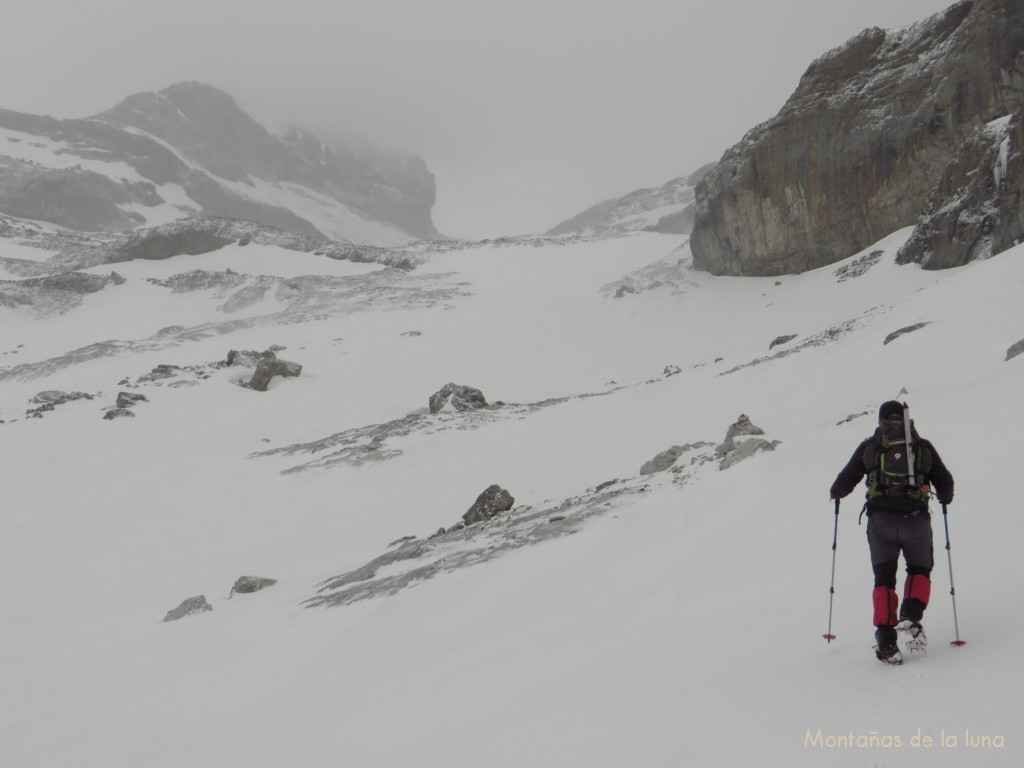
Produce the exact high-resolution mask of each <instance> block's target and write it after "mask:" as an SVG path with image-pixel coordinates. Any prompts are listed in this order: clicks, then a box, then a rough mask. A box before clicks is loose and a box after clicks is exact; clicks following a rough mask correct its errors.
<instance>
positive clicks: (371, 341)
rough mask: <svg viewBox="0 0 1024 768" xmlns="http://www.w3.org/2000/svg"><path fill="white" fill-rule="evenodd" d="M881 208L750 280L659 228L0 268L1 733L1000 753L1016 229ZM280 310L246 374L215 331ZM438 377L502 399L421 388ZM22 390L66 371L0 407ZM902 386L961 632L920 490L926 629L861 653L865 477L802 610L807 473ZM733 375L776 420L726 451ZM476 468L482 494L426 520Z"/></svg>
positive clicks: (740, 400)
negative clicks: (11, 281) (459, 405)
mask: <svg viewBox="0 0 1024 768" xmlns="http://www.w3.org/2000/svg"><path fill="white" fill-rule="evenodd" d="M907 234H908V233H907V232H906V231H904V232H900V233H896V234H895V235H893V236H892V237H891V238H888V239H887V240H884V241H882V242H881V243H879V244H877V245H876V246H875V247H874V248H872V249H869V251H868V252H865V253H864V254H859V255H858V256H857V257H854V258H853V259H849V260H847V261H845V262H842V263H841V264H839V265H833V266H831V267H828V268H824V269H820V270H817V271H814V272H810V273H807V274H804V275H800V276H794V277H786V278H782V279H778V280H776V279H775V278H716V277H712V276H709V275H706V274H702V273H697V272H694V271H693V270H692V269H691V268H690V255H689V251H688V246H687V244H686V241H685V238H684V237H680V236H666V235H657V234H651V233H642V234H636V235H632V236H628V237H623V238H619V239H613V240H603V241H597V242H564V243H558V242H550V241H540V240H538V241H523V242H518V243H517V242H502V243H494V244H489V245H480V246H476V247H468V248H467V247H462V248H454V247H452V248H448V249H445V248H440V247H439V248H438V249H436V251H435V252H434V253H433V254H432V255H430V258H429V260H428V261H427V262H426V263H424V264H421V265H420V266H418V267H417V268H416V269H414V270H411V271H409V270H395V269H388V268H382V267H381V266H380V265H377V264H369V265H357V264H350V263H347V262H337V261H332V260H329V259H326V258H324V259H323V260H318V258H319V257H317V256H316V255H314V254H305V253H304V254H297V253H295V252H291V251H283V250H280V249H276V248H275V247H274V246H272V245H265V246H264V245H261V246H258V247H254V246H253V245H250V246H246V247H238V246H236V245H232V246H227V247H225V248H223V249H221V250H219V251H217V252H216V253H215V254H210V255H207V256H180V257H175V258H173V259H169V260H165V261H159V262H152V261H147V262H143V261H137V262H129V263H126V264H119V265H118V267H117V269H118V272H119V274H120V275H121V276H122V277H123V278H125V280H124V282H121V283H110V284H107V285H105V286H104V287H102V289H101V290H98V291H96V292H93V293H89V294H87V295H84V296H83V297H82V299H81V302H80V303H79V304H78V305H77V306H75V307H73V308H69V309H67V311H66V312H65V313H64V314H59V313H57V314H45V315H42V316H39V315H37V314H33V313H31V312H29V311H27V310H26V309H25V308H18V307H13V308H12V307H0V327H2V328H3V334H2V341H0V420H3V422H4V423H2V424H0V464H2V466H4V467H6V469H7V471H6V473H5V478H4V498H3V504H2V506H0V525H2V530H3V532H4V533H3V536H2V537H0V584H2V585H3V595H4V599H3V606H4V620H3V636H2V637H3V639H2V644H0V691H2V693H0V765H4V766H16V767H17V768H35V767H39V768H42V767H43V766H45V767H47V768H49V767H50V766H69V765H74V766H93V765H96V766H100V765H102V766H126V767H127V766H133V767H134V766H140V765H145V766H154V767H157V766H180V765H196V766H223V765H245V766H248V767H250V768H259V767H261V766H268V767H269V766H275V767H277V766H282V765H293V766H303V767H305V768H310V767H314V768H315V767H317V766H335V765H341V764H352V765H361V766H406V765H423V766H477V765H480V764H486V765H492V766H523V765H539V766H623V765H638V766H679V765H689V764H694V765H771V766H794V765H795V766H802V765H807V766H811V765H815V766H817V765H823V764H829V765H843V766H863V765H928V766H962V765H1016V764H1018V763H1019V760H1020V758H1021V754H1022V752H1021V747H1020V744H1019V743H1018V738H1017V736H1016V731H1015V723H1016V720H1017V716H1016V712H1017V700H1018V695H1017V691H1018V690H1019V689H1020V687H1021V685H1022V684H1024V679H1022V678H1024V668H1022V664H1021V663H1020V662H1019V661H1017V659H1016V655H1015V653H1014V650H1015V644H1016V638H1017V637H1018V636H1019V635H1020V633H1021V630H1022V628H1024V627H1022V624H1024V619H1022V618H1021V616H1020V612H1019V611H1018V610H1016V606H1017V603H1018V595H1019V593H1020V591H1021V587H1022V586H1024V584H1022V582H1024V577H1022V576H1021V574H1020V573H1019V572H1018V571H1017V570H1016V569H1015V568H1014V567H1013V566H1014V563H1015V561H1016V556H1017V548H1018V539H1019V532H1020V530H1021V524H1020V521H1019V513H1018V512H1019V511H1018V510H1017V509H1016V505H1015V503H1014V502H1013V499H1014V498H1015V491H1016V486H1015V472H1016V463H1017V455H1016V450H1015V448H1014V446H1015V437H1016V435H1017V434H1018V433H1019V432H1020V431H1021V429H1022V428H1024V423H1022V422H1024V410H1022V409H1021V407H1020V402H1021V401H1020V393H1021V391H1022V388H1024V368H1022V366H1024V356H1021V357H1015V358H1013V359H1010V360H1006V359H1005V358H1006V356H1007V354H1006V353H1007V349H1008V347H1010V346H1011V345H1012V344H1014V343H1015V342H1017V341H1019V340H1020V339H1021V337H1024V310H1022V309H1021V302H1020V292H1021V287H1022V284H1024V251H1022V250H1021V248H1015V249H1013V250H1010V251H1008V252H1006V253H1003V254H1001V255H1000V256H997V257H995V258H993V259H991V260H988V261H984V262H978V263H974V264H971V265H969V266H967V267H963V268H958V269H953V270H946V271H942V272H925V271H922V270H921V269H919V268H918V267H916V266H906V267H898V266H896V265H895V264H894V263H893V255H894V254H895V252H896V249H897V248H898V247H899V245H900V243H902V242H903V240H904V239H905V238H906V236H907ZM8 242H9V241H2V240H0V248H4V249H5V250H4V251H3V252H0V255H4V256H10V257H12V258H15V257H17V258H22V254H21V253H18V252H8V250H7V249H8V248H10V246H8V245H7V243H8ZM876 252H881V253H876ZM652 264H656V265H657V267H656V269H655V270H654V271H655V272H657V274H658V275H659V276H660V278H663V279H658V280H652V279H650V275H651V267H650V265H652ZM197 270H199V272H197ZM91 271H95V272H97V273H98V274H106V271H109V268H105V269H101V268H96V269H95V270H91ZM181 274H188V275H190V277H189V278H187V279H185V278H182V279H176V278H175V276H176V275H181ZM317 275H320V276H321V277H315V276H317ZM153 281H159V282H153ZM625 284H628V285H630V290H626V291H619V290H618V288H619V287H621V286H622V285H625ZM654 286H659V287H654ZM616 295H619V296H620V298H614V296H616ZM920 323H925V324H926V325H923V326H922V327H920V328H918V329H917V330H915V331H913V332H907V333H904V334H902V335H900V336H898V337H897V338H895V339H894V340H892V341H890V342H889V343H884V342H885V340H886V338H887V337H888V336H889V335H890V334H891V333H893V332H895V331H899V330H901V329H905V328H908V327H911V326H914V325H917V324H920ZM791 335H792V336H793V338H792V339H790V340H789V341H787V342H784V343H775V344H774V346H772V345H773V342H777V340H778V339H779V338H780V337H783V336H791ZM272 345H276V348H277V354H278V356H279V357H280V358H284V359H287V360H289V361H293V362H296V363H299V364H301V365H302V366H303V368H302V373H301V375H300V376H299V377H297V378H275V379H274V380H273V381H272V384H271V386H270V388H269V390H268V391H267V392H256V391H253V390H251V389H246V388H243V387H240V386H238V384H237V382H238V381H240V380H245V379H246V378H247V377H248V375H250V374H251V373H252V370H251V369H249V368H244V367H238V366H235V367H226V366H223V365H222V364H221V363H222V361H223V360H224V359H225V357H226V355H227V353H228V351H229V350H264V349H268V348H269V347H271V346H272ZM158 366H178V368H166V367H165V368H158ZM154 371H155V372H156V373H154ZM447 382H455V383H458V384H464V385H468V386H472V387H476V388H479V389H480V390H481V391H482V392H483V393H484V394H485V396H486V398H487V400H488V402H489V403H490V404H491V406H492V407H490V408H488V409H484V410H480V411H472V412H450V411H445V412H442V413H439V414H436V415H430V414H428V413H426V406H427V400H428V397H429V396H430V395H431V394H433V393H434V392H435V391H437V390H438V389H439V388H440V387H441V386H442V385H444V384H445V383H447ZM45 390H62V391H65V392H82V393H85V394H88V395H90V396H91V397H92V398H93V399H91V400H90V399H87V398H85V397H82V398H79V399H76V400H73V401H70V402H66V403H63V404H60V405H57V406H56V407H54V409H53V410H50V411H42V412H41V414H42V417H41V418H27V417H26V416H25V410H26V408H32V409H35V408H37V407H39V404H38V403H32V404H30V403H28V401H29V400H30V399H31V398H33V397H34V396H35V395H36V394H37V393H39V392H40V391H45ZM903 390H906V394H904V395H900V396H901V397H902V398H903V399H906V400H908V401H909V403H910V405H911V408H912V411H913V413H914V416H915V418H916V421H917V424H918V428H919V429H920V431H921V432H922V434H923V435H925V436H927V437H929V438H930V439H931V440H932V441H933V442H934V443H935V444H936V446H937V447H938V450H939V451H940V452H941V454H942V456H943V458H944V460H945V461H946V463H947V465H948V466H949V467H950V468H951V470H952V471H953V473H954V475H955V476H956V479H957V497H956V499H955V501H954V503H953V504H952V505H951V507H950V513H949V530H950V535H951V540H952V549H951V555H952V563H953V566H954V568H955V578H956V599H957V608H958V619H959V633H960V635H961V637H962V638H964V639H966V640H968V644H967V645H966V646H964V647H961V648H953V647H952V646H950V645H949V641H951V640H953V639H954V637H955V629H954V624H953V614H952V604H951V603H952V601H951V599H950V596H949V594H948V592H949V586H950V585H949V571H948V568H947V558H946V553H945V551H944V545H945V538H944V532H943V526H942V522H943V521H942V516H941V515H940V514H936V515H935V517H934V524H935V533H936V556H937V559H936V569H935V572H934V582H935V586H934V590H933V601H932V605H931V607H930V608H929V611H928V613H927V616H926V626H927V627H928V630H929V637H930V640H931V647H930V649H929V651H928V655H927V656H926V657H924V658H913V659H910V660H909V661H908V662H907V663H906V664H905V665H904V666H903V667H901V668H891V667H888V666H885V665H882V664H879V663H878V662H877V661H876V660H875V659H874V656H873V653H872V650H871V645H872V627H871V625H870V619H871V616H870V612H871V604H870V591H871V586H872V582H871V578H872V577H871V569H870V564H869V562H868V557H867V545H866V543H865V541H864V535H863V531H864V529H863V527H858V525H857V520H856V518H857V512H858V511H859V508H860V501H859V499H858V498H856V497H850V498H848V499H847V500H846V501H844V502H843V504H842V507H841V515H840V518H839V522H838V548H837V550H836V571H835V574H836V577H835V595H834V620H833V625H832V630H833V632H834V633H835V634H836V635H837V636H838V639H837V640H836V641H835V642H833V643H831V644H826V643H825V641H824V640H823V639H822V634H823V633H824V632H825V631H826V628H827V619H828V604H829V581H830V575H831V572H830V568H831V562H832V549H831V544H832V536H833V523H834V516H833V507H832V505H831V504H830V502H829V500H828V487H829V485H830V484H831V482H832V479H833V478H834V476H835V474H836V472H837V471H838V470H839V469H840V468H841V467H842V465H843V464H844V463H845V462H846V460H847V459H848V457H849V455H850V453H851V452H852V451H853V449H854V447H855V446H856V444H857V442H858V441H859V440H860V439H861V438H862V437H864V436H865V435H867V434H868V433H869V432H870V431H871V430H872V428H873V425H874V414H875V412H876V410H877V407H878V404H879V403H880V402H882V401H883V400H886V399H890V398H893V397H895V396H897V395H898V394H899V393H900V392H901V391H903ZM121 391H125V392H127V393H129V394H141V395H145V397H146V400H145V401H139V402H137V403H136V404H135V405H133V406H131V407H130V408H129V409H127V410H131V411H132V412H133V413H135V414H136V415H135V417H134V418H118V419H113V420H110V421H108V420H105V419H103V418H101V417H102V416H103V414H104V413H105V410H104V409H107V408H110V407H112V406H114V405H115V401H116V399H117V396H118V393H119V392H121ZM499 402H500V403H501V405H496V404H497V403H499ZM740 414H746V415H747V416H749V418H750V420H751V421H752V422H753V423H754V424H755V425H757V426H758V427H761V428H762V429H763V430H764V432H765V434H764V438H763V439H765V440H766V441H768V442H769V443H771V442H774V441H778V443H777V444H776V445H775V447H774V450H765V451H762V452H758V453H755V454H754V455H752V456H751V457H750V458H747V459H746V460H744V461H742V462H740V463H738V464H735V465H734V466H730V467H728V468H725V469H723V468H720V467H721V466H722V464H721V462H720V460H719V457H716V455H715V446H717V445H718V444H720V443H722V442H723V439H724V438H725V435H726V430H727V428H728V427H729V426H730V425H731V424H733V423H734V422H735V421H737V418H738V417H739V416H740ZM672 446H689V447H688V448H686V450H685V451H684V452H683V453H682V455H681V457H680V458H679V459H678V460H677V462H676V463H675V465H674V466H673V467H672V468H671V469H668V470H665V471H661V472H657V473H654V474H647V475H641V474H640V468H641V466H642V465H643V464H644V463H645V462H647V461H648V460H650V459H652V458H653V457H654V456H655V455H656V454H659V453H660V452H662V451H664V450H666V449H668V448H670V447H672ZM610 481H615V482H610ZM491 484H499V485H501V486H502V487H503V488H505V489H507V490H508V491H509V492H510V493H511V494H512V495H513V496H514V497H515V506H514V507H513V509H512V510H511V511H509V512H507V513H505V514H503V515H500V516H498V517H496V518H494V519H493V520H492V521H491V522H488V523H481V524H477V525H476V526H471V527H469V528H465V529H462V530H458V529H457V526H455V525H454V524H455V523H457V522H458V520H459V518H460V516H461V515H462V513H463V512H465V511H466V510H467V509H468V507H469V506H470V505H471V504H472V503H473V501H474V499H476V497H477V495H478V494H479V493H480V492H481V491H483V490H484V489H485V488H487V487H488V486H489V485H491ZM857 495H859V494H857ZM936 512H937V510H936ZM441 527H444V528H445V529H446V533H444V534H443V535H440V536H435V534H436V532H438V529H439V528H441ZM452 528H456V530H451V529H452ZM409 536H415V537H416V539H413V540H408V541H406V542H404V543H402V542H400V540H401V539H403V538H405V537H409ZM432 536H433V538H431V537H432ZM398 552H401V553H403V554H402V556H401V557H391V558H390V559H389V558H388V557H387V555H388V554H389V553H390V554H392V555H394V554H395V553H398ZM378 558H382V559H381V560H377V559H378ZM375 560H377V563H376V565H374V566H373V567H368V568H365V569H364V570H363V571H362V572H361V576H365V577H366V578H365V579H364V580H363V581H359V582H350V584H349V586H352V585H354V586H356V587H359V588H360V589H362V590H363V594H361V595H359V596H360V597H365V598H367V599H356V600H354V601H351V600H347V599H342V597H340V596H342V592H343V590H342V589H341V588H339V587H337V586H334V585H336V584H338V577H343V576H345V575H346V574H350V573H351V572H353V571H357V570H358V569H360V568H363V567H364V566H369V565H371V564H372V563H374V561H375ZM243 575H252V576H260V577H268V578H274V579H277V580H278V583H277V584H275V585H274V586H272V587H270V588H268V589H265V590H262V591H260V592H257V593H255V594H234V595H233V596H231V597H230V599H229V595H230V593H231V587H232V584H233V583H234V582H235V580H236V579H237V578H238V577H240V576H243ZM321 589H322V590H323V591H318V590H321ZM389 592H393V594H388V593H389ZM199 594H203V595H205V597H206V599H207V600H208V602H209V604H210V605H211V606H212V607H213V610H212V611H210V612H206V613H203V614H201V615H195V616H189V617H186V618H184V619H182V620H180V621H175V622H169V623H163V622H162V621H161V619H162V618H163V617H164V615H165V613H166V612H167V611H169V610H170V609H172V608H174V607H175V606H177V605H178V604H179V603H180V602H181V601H182V600H183V599H185V598H187V597H190V596H193V595H199ZM316 598H320V601H319V607H307V606H308V605H309V603H308V602H307V601H310V600H311V599H316ZM323 598H332V599H328V600H324V599H323ZM333 598H337V599H333ZM332 606H333V607H332ZM915 736H918V738H920V737H922V736H924V737H930V738H931V739H933V742H932V743H933V746H932V747H930V748H928V747H924V746H919V745H918V744H919V743H920V742H915ZM943 738H944V739H945V743H944V744H943V743H942V742H941V741H940V739H943ZM981 738H987V739H988V741H987V742H985V745H984V746H982V742H981V741H975V740H976V739H981ZM952 739H956V744H955V746H954V743H953V741H952Z"/></svg>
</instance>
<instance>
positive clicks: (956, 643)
mask: <svg viewBox="0 0 1024 768" xmlns="http://www.w3.org/2000/svg"><path fill="white" fill-rule="evenodd" d="M949 644H950V645H955V646H957V647H958V648H959V647H960V646H961V645H967V641H966V640H950V641H949Z"/></svg>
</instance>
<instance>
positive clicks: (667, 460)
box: [598, 442, 711, 490]
mask: <svg viewBox="0 0 1024 768" xmlns="http://www.w3.org/2000/svg"><path fill="white" fill-rule="evenodd" d="M710 445H711V443H706V442H699V443H687V444H686V445H673V446H672V447H671V448H669V449H668V450H665V451H662V452H661V453H659V454H658V455H657V456H655V457H654V458H653V459H651V460H650V461H648V462H645V463H644V465H643V466H642V467H640V474H641V475H651V474H654V473H655V472H664V471H665V470H666V469H668V468H669V467H671V466H672V465H673V464H675V463H676V461H677V460H678V459H679V457H680V456H682V455H683V454H684V453H686V452H687V451H692V450H694V449H696V448H704V447H706V446H710ZM598 490H601V486H598Z"/></svg>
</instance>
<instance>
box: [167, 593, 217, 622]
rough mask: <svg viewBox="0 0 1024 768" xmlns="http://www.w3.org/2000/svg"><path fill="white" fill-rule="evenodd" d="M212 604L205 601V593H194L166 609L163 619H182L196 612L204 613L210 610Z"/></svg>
mask: <svg viewBox="0 0 1024 768" xmlns="http://www.w3.org/2000/svg"><path fill="white" fill-rule="evenodd" d="M212 610H213V606H212V605H210V604H209V603H208V602H206V596H205V595H196V596H195V597H190V598H188V599H187V600H183V601H182V603H181V605H179V606H178V607H177V608H175V609H174V610H172V611H168V612H167V615H166V616H164V621H165V622H166V621H177V620H178V619H183V618H185V617H186V616H192V615H194V614H197V613H206V612H207V611H212Z"/></svg>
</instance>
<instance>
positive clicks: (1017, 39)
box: [691, 0, 1024, 275]
mask: <svg viewBox="0 0 1024 768" xmlns="http://www.w3.org/2000/svg"><path fill="white" fill-rule="evenodd" d="M1022 97H1024V4H1022V3H1020V2H1019V0H965V1H964V2H960V3H957V4H956V5H953V6H951V7H950V8H949V9H947V10H946V11H944V12H942V13H940V14H936V15H935V16H932V17H931V18H929V19H927V20H925V21H923V22H921V23H919V24H916V25H914V26H912V27H908V28H906V29H903V30H897V31H890V32H886V31H883V30H881V29H877V28H876V29H869V30H866V31H865V32H863V33H862V34H860V35H859V36H858V37H856V38H854V39H853V40H850V41H849V42H848V43H846V44H845V45H844V46H841V47H840V48H837V49H835V50H833V51H830V52H829V53H826V54H825V55H824V56H822V57H821V58H820V59H818V60H817V61H815V62H814V63H813V64H811V66H810V67H809V68H808V70H807V71H806V73H805V74H804V75H803V77H802V78H801V80H800V83H799V85H798V86H797V89H796V91H795V92H794V94H793V95H792V96H791V97H790V99H789V101H787V103H786V104H785V105H784V106H783V108H782V110H781V111H780V112H779V113H778V114H777V115H776V116H775V117H774V118H772V119H770V120H768V121H767V122H765V123H763V124H762V125H759V126H757V127H756V128H754V129H752V130H751V131H750V132H749V133H748V134H747V135H746V136H745V137H744V138H743V140H742V141H741V142H740V143H738V144H737V145H735V146H734V147H732V148H731V149H729V150H728V151H727V152H726V153H725V155H724V156H723V157H722V159H721V161H720V162H719V164H718V166H717V167H716V168H715V169H714V170H712V171H711V172H710V173H708V174H707V175H706V176H705V177H704V180H703V181H702V183H701V184H700V185H698V187H697V211H696V217H695V223H694V230H693V234H692V237H691V244H692V249H693V254H694V265H695V266H696V267H697V268H698V269H702V270H706V271H709V272H712V273H714V274H723V275H777V274H785V273H793V272H802V271H805V270H808V269H813V268H816V267H820V266H824V265H826V264H831V263H833V262H835V261H838V260H840V259H843V258H845V257H847V256H850V255H851V254H853V253H855V252H857V251H859V250H861V249H863V248H865V247H867V246H869V245H871V244H872V243H874V242H877V241H878V240H879V239H881V238H882V237H884V236H885V235H888V234H890V233H891V232H893V231H895V230H897V229H900V228H902V227H906V226H910V225H913V224H915V223H916V222H917V220H918V218H919V216H920V215H921V211H922V207H923V206H924V204H925V201H926V199H927V198H928V196H929V195H930V193H931V192H932V190H933V189H934V188H935V186H936V184H938V183H939V181H940V179H941V178H942V176H943V173H944V172H945V171H946V168H947V166H948V164H949V160H950V158H951V157H955V156H956V155H957V153H958V150H959V148H960V146H961V144H962V143H963V142H964V141H965V140H967V139H969V138H970V137H971V136H973V135H975V134H976V133H977V131H978V130H979V129H980V128H981V127H983V126H984V125H985V124H986V123H989V122H991V121H993V120H996V119H997V118H1000V117H1003V116H1005V115H1008V114H1010V113H1011V112H1013V110H1014V109H1015V108H1016V106H1017V105H1018V104H1020V103H1021V101H1022Z"/></svg>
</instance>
